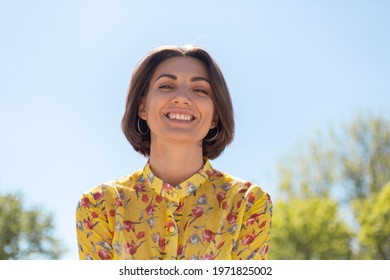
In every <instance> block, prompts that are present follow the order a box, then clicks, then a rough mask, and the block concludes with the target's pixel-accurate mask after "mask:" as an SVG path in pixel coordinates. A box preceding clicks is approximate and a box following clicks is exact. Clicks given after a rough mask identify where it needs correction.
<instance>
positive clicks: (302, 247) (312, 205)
mask: <svg viewBox="0 0 390 280" xmlns="http://www.w3.org/2000/svg"><path fill="white" fill-rule="evenodd" d="M274 209H275V210H274V215H273V218H272V219H273V222H272V245H271V246H272V247H271V250H270V258H271V259H290V260H297V259H300V260H307V259H351V257H352V250H351V247H350V243H351V241H352V238H353V232H352V230H351V229H350V228H349V227H348V225H347V224H346V223H345V222H344V221H343V220H342V219H341V218H340V217H339V213H338V206H337V203H336V202H335V201H332V200H330V199H321V198H318V197H313V198H304V199H300V198H294V199H292V200H290V201H287V202H285V201H278V202H277V203H276V204H275V208H274Z"/></svg>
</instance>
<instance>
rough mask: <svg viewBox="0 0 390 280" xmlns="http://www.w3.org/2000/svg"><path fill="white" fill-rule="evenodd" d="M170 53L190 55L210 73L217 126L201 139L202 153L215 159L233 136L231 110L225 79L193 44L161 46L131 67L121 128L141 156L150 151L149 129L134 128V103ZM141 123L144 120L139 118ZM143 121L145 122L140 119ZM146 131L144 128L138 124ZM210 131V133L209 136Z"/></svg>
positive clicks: (136, 104) (203, 51)
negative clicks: (131, 72) (147, 130)
mask: <svg viewBox="0 0 390 280" xmlns="http://www.w3.org/2000/svg"><path fill="white" fill-rule="evenodd" d="M172 57H192V58H196V59H198V60H200V61H201V62H203V63H204V64H205V65H206V68H207V70H208V72H209V75H210V83H211V87H212V90H213V92H214V94H212V95H211V98H212V101H213V104H214V110H215V112H216V114H217V116H218V124H217V127H218V129H219V132H218V135H217V136H216V137H215V138H213V136H214V135H215V134H216V133H217V129H212V130H210V131H209V133H208V135H206V137H205V139H212V141H206V140H203V143H202V145H203V156H205V157H207V158H210V159H215V158H217V157H218V156H219V155H220V154H221V153H222V152H223V150H224V149H225V147H226V146H227V145H229V144H230V143H231V142H232V140H233V136H234V114H233V105H232V101H231V98H230V94H229V90H228V88H227V85H226V82H225V79H224V77H223V75H222V72H221V70H220V68H219V67H218V65H217V63H216V62H215V61H214V59H213V58H212V57H211V56H210V55H209V54H208V53H207V52H206V51H205V50H204V49H202V48H199V47H197V46H192V45H191V46H183V47H178V46H161V47H158V48H156V49H154V50H152V51H151V52H149V53H148V54H147V55H146V56H145V57H144V58H143V59H142V60H141V61H140V62H139V63H138V64H137V66H136V67H135V69H134V71H133V74H132V76H131V81H130V87H129V90H128V94H127V100H126V110H125V113H124V115H123V118H122V131H123V133H124V134H125V135H126V138H127V140H128V141H129V142H130V144H131V145H132V146H133V148H134V149H135V150H136V151H137V152H140V153H141V154H142V155H144V156H149V155H150V132H148V133H146V134H145V135H143V134H141V133H140V131H139V129H138V121H139V120H138V118H139V116H138V107H139V105H140V102H141V99H142V98H143V97H144V96H146V94H147V93H148V90H149V84H150V80H151V77H152V76H153V74H154V71H155V69H156V67H157V66H158V65H159V64H160V63H161V62H163V61H164V60H166V59H168V58H172ZM140 122H141V125H142V122H144V121H143V120H142V119H141V120H140ZM143 124H145V123H143ZM141 129H142V131H143V132H144V131H146V128H145V129H143V128H141ZM209 134H210V136H209Z"/></svg>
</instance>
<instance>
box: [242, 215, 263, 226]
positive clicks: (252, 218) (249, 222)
mask: <svg viewBox="0 0 390 280" xmlns="http://www.w3.org/2000/svg"><path fill="white" fill-rule="evenodd" d="M259 216H260V214H252V215H251V216H250V217H249V219H248V220H247V221H246V223H245V225H253V224H254V223H255V222H259Z"/></svg>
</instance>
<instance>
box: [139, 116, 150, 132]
mask: <svg viewBox="0 0 390 280" xmlns="http://www.w3.org/2000/svg"><path fill="white" fill-rule="evenodd" d="M140 120H141V118H140V117H138V120H137V127H138V131H139V133H141V135H146V134H148V132H149V126H148V124H146V127H147V129H146V132H143V131H142V130H141V126H140V124H139V123H140Z"/></svg>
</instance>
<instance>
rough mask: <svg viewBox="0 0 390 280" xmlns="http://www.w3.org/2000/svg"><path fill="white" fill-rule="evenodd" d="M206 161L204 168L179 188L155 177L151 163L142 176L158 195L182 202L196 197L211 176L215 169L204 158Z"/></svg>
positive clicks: (205, 159)
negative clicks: (190, 196) (183, 198)
mask: <svg viewBox="0 0 390 280" xmlns="http://www.w3.org/2000/svg"><path fill="white" fill-rule="evenodd" d="M204 161H205V163H204V165H203V167H202V168H201V169H199V170H198V172H196V173H195V174H194V175H192V176H191V177H190V178H188V179H187V180H185V181H184V182H182V183H180V184H179V185H177V186H172V185H170V184H168V183H166V182H164V181H162V180H161V179H160V178H158V177H157V176H155V175H154V174H153V172H152V170H151V169H150V164H149V161H148V162H147V164H146V165H145V167H144V169H143V172H142V174H143V177H144V178H145V180H146V182H147V183H148V184H149V186H150V187H151V188H152V189H153V190H154V191H155V192H156V193H158V194H159V195H161V196H162V197H167V198H170V199H173V200H180V198H182V197H186V196H189V195H194V194H195V193H196V191H197V190H198V189H199V187H200V186H201V185H202V184H203V183H204V182H205V181H206V180H208V179H209V177H210V176H211V174H212V170H213V169H212V167H211V164H210V161H209V160H208V159H207V158H204Z"/></svg>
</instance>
